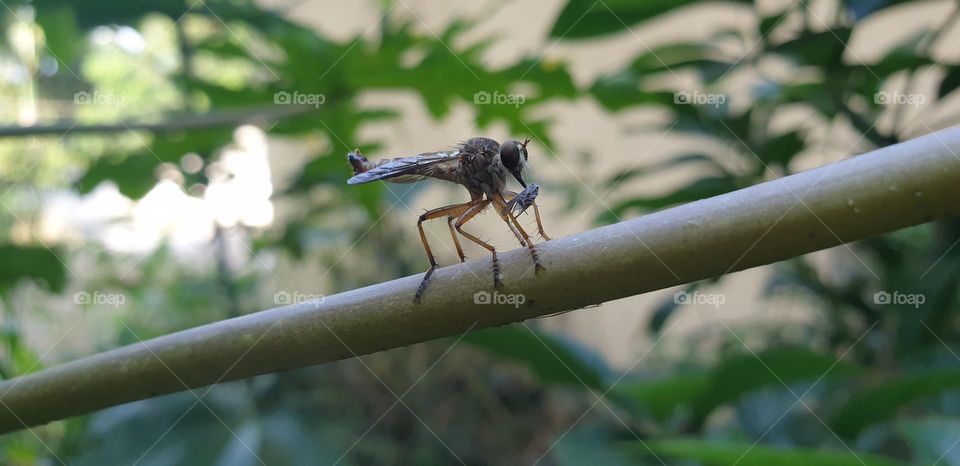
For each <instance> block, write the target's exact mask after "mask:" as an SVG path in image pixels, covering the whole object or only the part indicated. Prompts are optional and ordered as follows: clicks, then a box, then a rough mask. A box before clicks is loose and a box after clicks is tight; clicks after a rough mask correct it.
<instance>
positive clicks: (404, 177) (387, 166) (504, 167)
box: [347, 137, 550, 303]
mask: <svg viewBox="0 0 960 466" xmlns="http://www.w3.org/2000/svg"><path fill="white" fill-rule="evenodd" d="M529 142H530V140H529V139H527V140H525V141H524V142H519V141H512V140H511V141H504V142H503V144H499V143H497V141H494V140H493V139H489V138H484V137H476V138H471V139H468V140H466V141H464V142H462V143H460V144H459V145H458V146H457V147H456V148H455V149H453V150H450V151H441V152H429V153H425V154H420V155H416V156H413V157H400V158H395V159H384V160H381V161H380V162H379V163H373V162H370V161H368V160H367V159H366V157H364V156H363V155H362V154H360V151H359V150H357V151H354V152H351V153H349V154H347V159H348V160H349V161H350V165H351V166H352V167H353V174H354V176H353V178H350V179H349V180H347V183H348V184H360V183H368V182H371V181H377V180H383V181H389V182H393V183H412V182H415V181H420V180H423V179H426V178H435V179H439V180H446V181H450V182H452V183H456V184H459V185H462V186H463V187H465V188H467V191H468V192H469V193H470V201H469V202H464V203H462V204H453V205H449V206H446V207H440V208H437V209H431V210H428V211H426V212H424V213H423V215H421V216H420V219H419V220H418V221H417V229H419V230H420V240H421V241H422V242H423V249H425V250H426V251H427V258H428V259H429V260H430V268H429V269H427V273H426V274H425V275H424V277H423V280H422V281H421V282H420V286H419V287H418V288H417V293H416V295H415V296H414V299H413V300H414V302H417V303H419V302H420V300H421V298H422V297H423V293H424V291H426V289H427V285H429V284H430V276H431V275H433V271H434V270H436V268H437V260H436V258H435V257H434V256H433V252H432V251H431V250H430V244H429V243H428V242H427V235H426V234H425V233H424V231H423V222H425V221H427V220H430V219H434V218H442V217H447V225H448V226H449V227H450V235H451V236H452V237H453V244H454V245H456V247H457V254H458V255H459V256H460V262H463V261H465V260H466V257H465V256H464V255H463V247H461V246H460V240H459V239H458V238H457V233H460V234H461V235H463V237H464V238H467V239H469V240H470V241H473V242H474V243H477V244H479V245H480V246H482V247H483V248H484V249H486V250H488V251H490V254H491V255H492V260H491V263H492V265H493V285H494V286H495V287H500V286H502V282H501V281H500V278H501V275H500V263H499V262H498V261H497V250H496V248H494V247H493V245H491V244H489V243H487V242H486V241H483V240H481V239H480V238H478V237H476V236H474V235H473V234H471V233H469V232H466V231H464V230H463V225H464V224H465V223H467V222H469V221H470V220H471V219H472V218H474V217H476V216H477V214H479V213H480V212H482V211H483V210H484V209H486V208H487V207H488V206H490V205H493V208H494V210H496V212H497V214H499V215H500V218H501V219H502V220H503V221H504V222H506V224H507V226H508V227H510V231H512V232H513V234H514V236H516V237H517V240H519V241H520V245H521V246H526V247H527V249H529V250H530V255H531V257H532V258H533V264H534V267H535V268H536V271H537V272H539V271H541V270H544V267H543V264H541V263H540V257H539V256H538V255H537V250H536V249H535V248H534V245H533V241H531V239H530V235H528V234H527V232H526V231H524V229H523V227H522V226H520V222H519V221H518V220H517V215H518V214H519V213H522V212H524V211H526V210H527V209H528V208H529V207H531V206H532V207H533V213H534V216H535V217H536V220H537V230H538V231H539V233H540V236H542V237H543V239H544V240H550V237H548V236H547V234H546V233H544V231H543V222H542V221H541V220H540V209H538V208H537V204H536V202H534V200H535V199H536V197H537V193H538V191H539V187H538V186H537V185H535V184H531V185H529V186H527V183H526V182H525V181H524V180H523V169H524V168H525V167H526V164H527V157H528V155H527V144H528V143H529ZM507 173H509V174H511V175H513V177H514V178H516V179H517V181H519V182H520V185H522V186H523V187H524V190H523V191H522V192H521V193H520V194H517V193H515V192H512V191H508V190H507V189H506V188H507Z"/></svg>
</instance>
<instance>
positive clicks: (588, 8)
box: [550, 0, 750, 39]
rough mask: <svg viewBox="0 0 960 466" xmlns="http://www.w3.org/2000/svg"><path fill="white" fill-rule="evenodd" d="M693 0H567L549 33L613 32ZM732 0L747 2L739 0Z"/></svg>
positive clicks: (558, 35)
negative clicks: (599, 0) (663, 0)
mask: <svg viewBox="0 0 960 466" xmlns="http://www.w3.org/2000/svg"><path fill="white" fill-rule="evenodd" d="M695 3H697V1H696V0H674V1H669V2H660V1H636V0H605V1H602V2H597V1H594V0H569V1H568V2H567V4H566V6H564V7H563V10H561V11H560V15H559V16H558V17H557V20H556V21H555V22H554V24H553V28H551V30H550V37H556V38H561V39H582V38H585V37H594V36H601V35H606V34H613V33H615V32H620V31H622V30H624V29H627V28H629V27H630V26H633V25H635V24H637V23H640V22H642V21H647V20H650V19H653V18H655V17H657V16H659V15H662V14H664V13H668V12H670V11H673V10H676V9H678V8H681V7H685V6H689V5H693V4H695ZM715 3H717V2H715ZM735 3H750V2H747V1H746V0H738V1H737V2H735Z"/></svg>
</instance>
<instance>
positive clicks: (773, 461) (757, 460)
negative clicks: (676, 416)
mask: <svg viewBox="0 0 960 466" xmlns="http://www.w3.org/2000/svg"><path fill="white" fill-rule="evenodd" d="M625 448H626V449H627V450H628V451H630V452H632V453H634V454H635V455H638V456H641V457H649V455H650V452H649V451H648V450H647V448H649V449H650V450H653V451H654V452H655V453H656V454H657V455H666V456H669V457H671V458H676V459H684V460H692V461H701V462H703V463H705V464H711V465H714V464H715V465H725V466H726V465H731V464H737V465H738V466H770V465H777V466H810V465H814V464H815V465H818V466H863V465H867V466H895V465H899V464H902V463H900V462H898V461H895V460H892V459H889V458H885V457H882V456H879V455H875V454H872V453H865V452H852V451H848V450H828V449H823V448H817V449H814V448H801V447H793V448H779V447H770V446H766V445H753V444H752V443H734V442H711V441H706V440H692V439H674V440H648V441H646V446H644V445H642V444H640V443H639V442H631V443H628V444H626V446H625Z"/></svg>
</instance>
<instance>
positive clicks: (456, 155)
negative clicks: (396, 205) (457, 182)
mask: <svg viewBox="0 0 960 466" xmlns="http://www.w3.org/2000/svg"><path fill="white" fill-rule="evenodd" d="M459 163H460V151H458V150H456V151H446V152H429V153H425V154H420V155H417V156H415V157H400V158H396V159H387V160H383V161H381V162H380V163H379V164H378V165H377V166H375V167H373V168H371V169H369V170H367V171H364V172H362V173H358V174H356V175H354V177H353V178H350V179H349V180H347V184H361V183H369V182H371V181H378V180H383V181H390V182H393V183H412V182H414V181H420V180H422V179H423V178H428V177H429V178H439V179H444V180H449V181H453V176H454V169H455V168H456V164H459Z"/></svg>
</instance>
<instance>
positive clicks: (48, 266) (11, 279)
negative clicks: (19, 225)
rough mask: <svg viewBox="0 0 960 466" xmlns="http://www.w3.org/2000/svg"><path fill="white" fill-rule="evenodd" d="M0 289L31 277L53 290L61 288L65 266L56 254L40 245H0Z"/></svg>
mask: <svg viewBox="0 0 960 466" xmlns="http://www.w3.org/2000/svg"><path fill="white" fill-rule="evenodd" d="M0 263H2V264H3V267H0V289H3V288H9V287H12V286H13V285H15V284H17V282H19V281H20V280H23V279H33V280H36V281H37V282H39V283H40V284H41V285H43V286H44V287H46V288H47V289H48V290H50V291H53V292H59V291H61V290H63V286H64V285H65V284H66V283H67V268H66V266H65V265H64V264H63V262H61V261H60V259H59V258H58V254H57V253H56V252H54V251H52V250H50V249H48V248H45V247H42V246H17V245H13V244H4V245H0Z"/></svg>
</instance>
